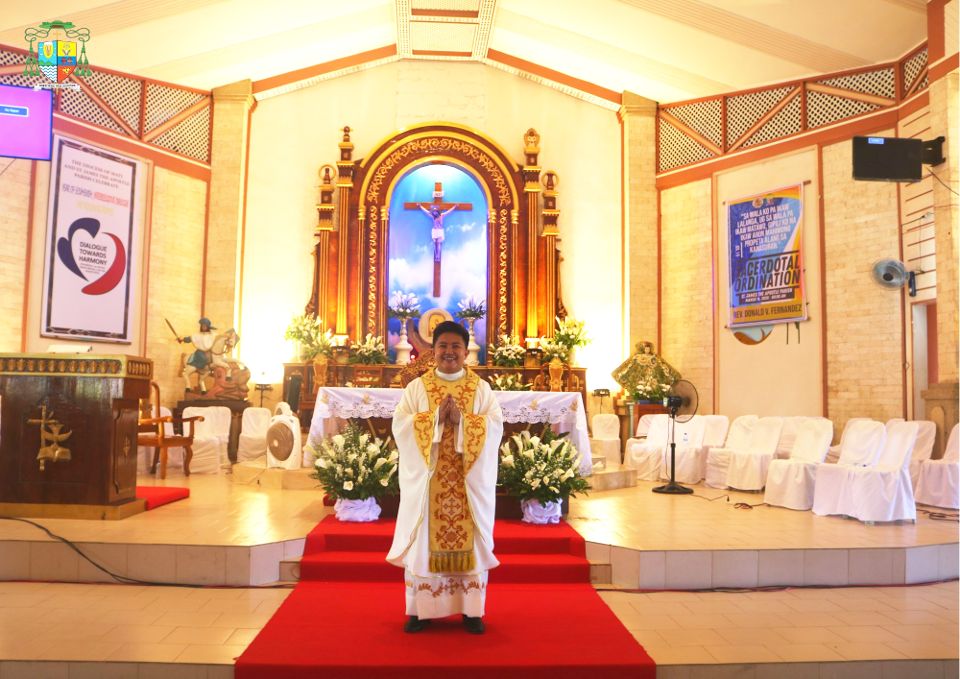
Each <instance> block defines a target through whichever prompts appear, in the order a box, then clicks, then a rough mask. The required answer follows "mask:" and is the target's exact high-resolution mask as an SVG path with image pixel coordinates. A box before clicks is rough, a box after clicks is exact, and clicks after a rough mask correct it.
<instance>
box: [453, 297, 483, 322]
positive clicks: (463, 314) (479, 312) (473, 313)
mask: <svg viewBox="0 0 960 679" xmlns="http://www.w3.org/2000/svg"><path fill="white" fill-rule="evenodd" d="M457 307H458V308H459V309H460V311H458V312H457V318H473V319H480V318H483V317H484V316H486V315H487V305H486V302H484V301H483V300H482V299H477V298H476V297H473V296H472V295H468V296H467V297H464V298H463V299H462V300H460V301H459V302H457Z"/></svg>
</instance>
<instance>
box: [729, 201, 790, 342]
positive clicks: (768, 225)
mask: <svg viewBox="0 0 960 679" xmlns="http://www.w3.org/2000/svg"><path fill="white" fill-rule="evenodd" d="M727 210H728V212H727V217H728V222H727V223H728V228H729V232H730V238H729V247H730V326H731V327H743V326H749V325H767V324H771V323H788V322H792V321H803V320H806V318H807V305H806V300H805V298H804V286H803V253H802V247H801V246H802V243H803V238H802V236H803V233H802V225H803V185H797V186H790V187H787V188H783V189H777V190H776V191H770V192H768V193H763V194H759V195H756V196H750V197H748V198H742V199H740V200H737V201H733V202H731V203H730V204H729V205H728V208H727Z"/></svg>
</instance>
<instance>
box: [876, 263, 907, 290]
mask: <svg viewBox="0 0 960 679" xmlns="http://www.w3.org/2000/svg"><path fill="white" fill-rule="evenodd" d="M873 280H875V281H876V282H877V283H878V284H880V285H882V286H883V287H885V288H890V289H891V290H899V289H900V288H902V287H903V286H904V285H907V287H908V290H909V292H910V296H911V297H916V296H917V275H916V273H915V272H913V271H907V267H906V266H904V264H903V262H901V261H900V260H899V259H881V260H879V261H877V262H874V264H873Z"/></svg>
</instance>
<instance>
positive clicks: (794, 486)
mask: <svg viewBox="0 0 960 679" xmlns="http://www.w3.org/2000/svg"><path fill="white" fill-rule="evenodd" d="M795 434H796V436H795V438H794V441H793V446H792V447H791V448H790V451H789V453H790V454H789V459H780V460H776V459H775V460H772V461H771V462H770V468H769V469H768V470H767V487H766V491H765V492H764V494H763V501H764V502H765V503H767V504H769V505H775V506H777V507H786V508H788V509H799V510H806V509H810V508H811V507H812V506H813V488H814V479H815V476H816V470H817V466H818V465H820V464H821V463H822V462H823V459H824V457H826V454H827V449H828V448H829V447H830V441H832V440H833V423H832V422H831V421H830V420H828V419H827V418H825V417H808V418H805V420H804V421H803V422H802V423H800V426H799V427H798V428H797V430H796V432H795Z"/></svg>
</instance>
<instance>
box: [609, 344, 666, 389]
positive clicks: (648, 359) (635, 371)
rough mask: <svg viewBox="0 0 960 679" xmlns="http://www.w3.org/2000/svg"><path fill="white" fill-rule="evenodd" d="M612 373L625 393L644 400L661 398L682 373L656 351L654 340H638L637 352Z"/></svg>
mask: <svg viewBox="0 0 960 679" xmlns="http://www.w3.org/2000/svg"><path fill="white" fill-rule="evenodd" d="M611 375H612V376H613V379H615V380H616V381H617V383H618V384H619V385H620V386H621V387H623V390H624V392H625V393H627V394H630V395H631V396H632V397H633V398H636V399H643V400H646V399H650V400H659V399H660V398H662V397H663V396H664V394H666V393H667V390H669V388H670V386H671V385H672V384H673V383H674V382H676V381H677V380H678V379H680V373H679V372H678V371H677V370H676V369H674V367H673V366H671V365H670V364H669V363H667V362H666V361H665V360H663V359H662V358H660V356H658V355H657V354H656V352H654V350H653V342H638V343H637V353H635V354H634V355H633V356H631V357H630V358H628V359H627V360H626V361H624V362H623V363H621V364H620V365H619V366H617V369H616V370H614V371H613V372H612V373H611Z"/></svg>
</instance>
